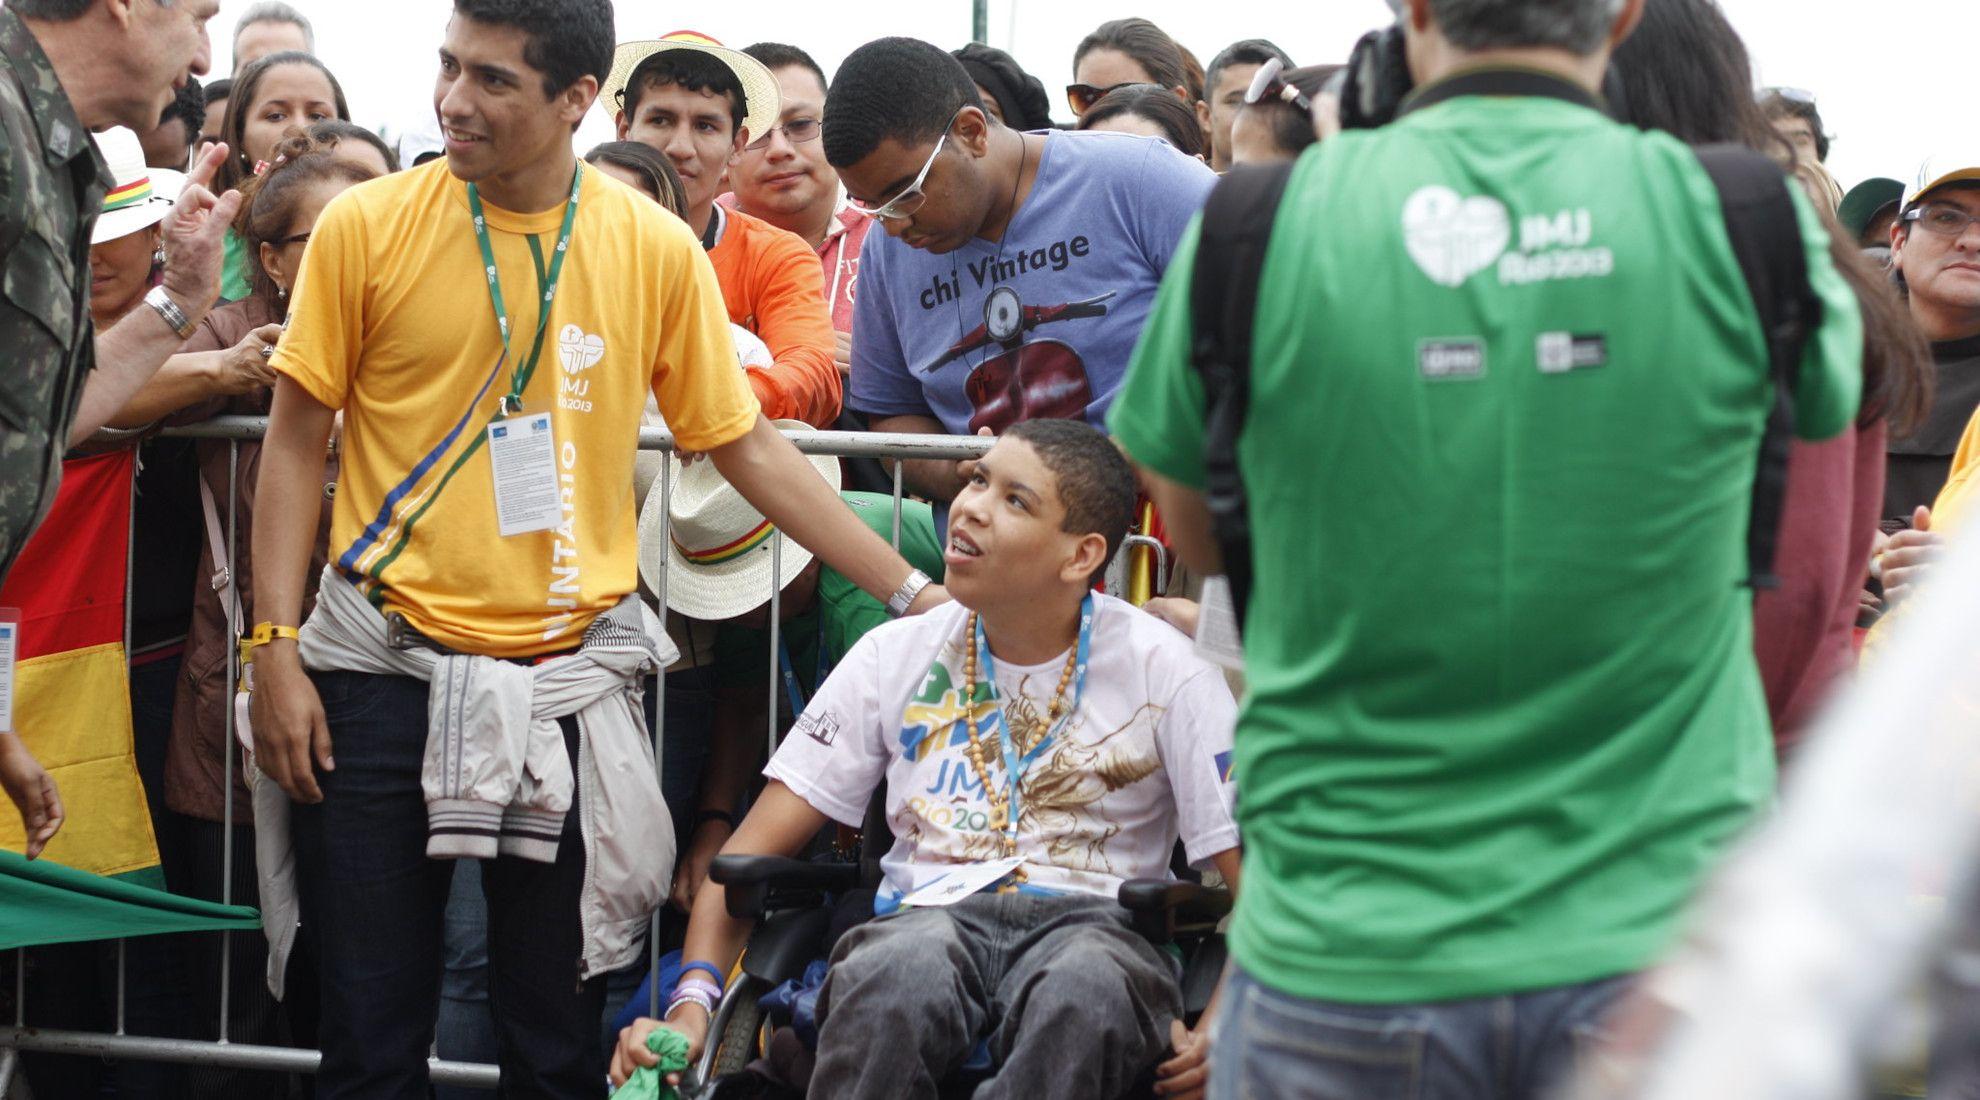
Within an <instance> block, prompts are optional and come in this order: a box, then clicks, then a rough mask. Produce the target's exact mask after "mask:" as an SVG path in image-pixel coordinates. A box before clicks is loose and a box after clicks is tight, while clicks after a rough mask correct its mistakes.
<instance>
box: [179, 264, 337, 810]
mask: <svg viewBox="0 0 1980 1100" xmlns="http://www.w3.org/2000/svg"><path fill="white" fill-rule="evenodd" d="M274 320H276V318H275V317H273V316H271V315H270V314H269V312H268V310H267V308H266V307H264V306H263V305H261V303H259V302H257V301H256V300H254V299H252V298H248V299H244V300H242V301H239V302H233V303H230V304H228V305H225V306H222V307H220V308H219V309H216V310H214V311H213V312H212V313H210V314H208V315H207V316H206V319H205V320H203V321H201V322H200V325H199V331H198V332H196V333H194V334H193V337H192V339H190V340H188V341H186V344H185V347H184V348H183V349H181V350H183V351H188V352H193V351H215V350H220V349H224V348H231V347H233V346H234V345H235V344H238V343H240V342H241V340H243V339H245V338H246V337H247V334H248V333H249V332H251V331H253V330H254V329H255V328H258V327H260V326H261V325H265V324H268V323H269V322H271V321H274ZM272 400H273V393H272V391H270V390H265V389H264V390H256V391H254V392H253V393H247V394H241V395H240V396H237V397H222V398H215V399H213V400H211V401H206V402H202V403H201V404H198V405H194V406H191V407H188V408H186V409H182V410H180V411H179V412H178V413H175V414H174V415H173V417H172V420H173V421H174V422H175V423H192V422H194V421H198V420H204V419H207V418H208V417H212V416H220V415H227V416H266V415H268V408H269V404H270V402H271V401H272ZM228 446H229V444H228V441H227V440H224V439H210V440H201V441H200V443H199V448H198V454H199V472H200V476H201V477H202V478H204V479H205V480H206V484H207V487H208V488H210V489H211V490H212V491H213V502H214V504H215V505H216V506H217V508H218V510H219V515H220V534H221V537H222V538H225V537H226V533H227V456H228ZM260 472H261V444H260V443H258V442H253V441H243V442H242V443H241V444H240V452H239V457H238V459H237V462H236V465H235V473H234V478H235V481H234V485H235V491H236V494H237V497H238V500H239V503H238V505H237V511H236V519H235V535H234V538H235V549H234V555H233V574H234V589H235V591H236V592H238V593H239V594H240V599H241V606H242V609H243V612H244V619H243V624H244V625H245V626H249V627H251V626H253V625H254V624H255V623H256V622H258V621H259V620H258V619H257V618H256V616H255V612H254V572H253V568H252V562H251V561H250V560H249V551H248V547H249V543H250V541H251V540H250V535H249V532H250V531H251V530H252V525H253V518H254V489H255V481H256V479H257V478H258V477H259V475H260ZM336 483H337V460H336V458H335V456H334V455H333V456H332V457H331V458H330V460H329V462H328V463H327V464H326V465H325V467H324V472H323V508H322V514H321V516H320V518H319V520H318V526H317V536H316V550H315V552H314V553H313V554H312V555H311V561H310V566H309V573H308V578H309V579H308V587H307V588H305V589H304V592H303V614H305V615H307V614H308V613H309V608H310V605H311V604H312V603H313V602H314V601H315V599H316V578H317V575H318V574H319V573H321V572H322V571H323V563H324V557H325V553H326V551H325V540H326V539H327V538H328V536H329V532H330V500H331V495H332V493H334V492H335V489H336ZM200 530H201V531H202V532H204V531H205V530H206V526H205V522H204V520H202V521H201V524H200ZM200 542H201V546H200V555H199V573H198V575H197V577H196V579H195V580H194V582H193V617H192V627H191V630H190V631H189V632H188V634H187V636H186V653H185V658H184V661H183V663H182V664H181V665H180V674H179V687H178V694H177V697H176V698H175V699H174V700H173V705H172V739H171V742H170V743H169V745H168V746H167V748H166V750H165V804H166V805H167V806H169V807H171V808H172V809H173V810H176V811H178V812H179V813H182V814H187V815H190V816H192V817H197V818H202V819H205V820H207V821H219V820H221V814H222V810H223V808H224V807H223V805H222V803H221V801H220V797H221V795H220V790H221V784H222V783H223V782H224V778H223V777H224V774H225V772H224V769H225V768H226V766H227V764H226V760H225V758H224V757H223V756H222V755H221V754H222V753H223V752H226V751H227V725H226V722H227V712H228V710H229V705H228V698H227V662H228V660H230V659H231V658H232V656H233V653H234V642H233V639H232V638H231V637H230V636H229V634H228V630H227V615H226V609H225V608H224V607H222V606H221V602H220V596H219V594H218V593H216V592H215V591H214V590H213V586H212V584H211V578H212V576H213V573H214V564H213V550H212V547H211V546H209V545H207V540H206V538H205V536H204V535H202V536H201V539H200ZM233 768H234V821H235V822H237V823H240V824H247V823H249V822H250V821H252V820H253V813H254V810H253V800H252V799H251V798H250V797H249V795H248V789H247V784H246V782H245V781H244V780H243V779H242V776H241V760H240V757H239V755H238V754H237V755H236V756H235V757H234V763H233Z"/></svg>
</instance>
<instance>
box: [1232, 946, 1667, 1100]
mask: <svg viewBox="0 0 1980 1100" xmlns="http://www.w3.org/2000/svg"><path fill="white" fill-rule="evenodd" d="M1629 981H1630V976H1628V975H1624V976H1621V977H1613V978H1601V979H1597V980H1595V981H1590V982H1581V983H1579V984H1575V985H1564V986H1556V987H1554V988H1551V989H1540V990H1534V991H1532V992H1528V993H1516V994H1511V995H1507V996H1501V997H1479V998H1475V999H1472V1000H1463V1001H1442V1002H1438V1003H1435V1004H1410V1005H1362V1004H1342V1003H1339V1002H1334V1001H1314V1000H1307V999H1306V998H1303V997H1295V996H1292V995H1291V994H1288V993H1281V992H1279V991H1278V990H1275V989H1270V988H1267V987H1266V986H1264V985H1261V984H1259V983H1258V981H1257V980H1255V979H1253V978H1252V977H1251V976H1250V975H1249V974H1246V973H1245V972H1244V970H1243V969H1242V968H1240V967H1235V966H1234V967H1232V968H1231V973H1230V977H1229V978H1228V979H1227V980H1226V982H1225V986H1224V1000H1223V1004H1222V1006H1221V1007H1220V1008H1219V1010H1218V1017H1217V1021H1216V1025H1215V1028H1216V1039H1215V1043H1214V1045H1213V1046H1212V1047H1211V1056H1210V1057H1211V1063H1210V1065H1211V1068H1210V1092H1209V1096H1210V1100H1241V1098H1242V1100H1262V1098H1268V1097H1269V1098H1271V1100H1375V1098H1378V1097H1379V1098H1380V1100H1529V1098H1533V1100H1540V1098H1545V1097H1548V1096H1551V1095H1552V1094H1554V1093H1555V1092H1557V1091H1558V1090H1559V1089H1560V1088H1561V1087H1562V1086H1563V1085H1564V1084H1565V1083H1566V1082H1567V1080H1568V1078H1569V1077H1570V1075H1572V1074H1573V1073H1574V1072H1575V1070H1576V1068H1577V1067H1578V1066H1579V1064H1580V1062H1581V1059H1582V1058H1583V1057H1585V1056H1588V1055H1590V1054H1592V1053H1593V1052H1594V1049H1595V1047H1596V1046H1597V1044H1598V1043H1599V1041H1600V1039H1601V1037H1602V1032H1601V1027H1602V1018H1603V1016H1604V1015H1606V1014H1607V1012H1608V1011H1609V1009H1610V1008H1611V1007H1613V1006H1614V1004H1615V1002H1616V1001H1617V999H1618V998H1619V997H1620V996H1621V994H1622V992H1623V990H1624V989H1625V988H1627V986H1628V983H1629Z"/></svg>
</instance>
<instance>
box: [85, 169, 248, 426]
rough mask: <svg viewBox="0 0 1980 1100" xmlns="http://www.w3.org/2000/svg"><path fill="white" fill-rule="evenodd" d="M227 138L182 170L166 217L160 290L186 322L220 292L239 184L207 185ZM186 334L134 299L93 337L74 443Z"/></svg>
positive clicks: (106, 418)
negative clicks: (133, 305) (182, 180)
mask: <svg viewBox="0 0 1980 1100" xmlns="http://www.w3.org/2000/svg"><path fill="white" fill-rule="evenodd" d="M225 159H227V147H226V146H225V145H209V146H207V147H206V149H205V151H204V152H202V153H201V154H200V158H199V163H198V164H197V165H195V166H194V167H193V170H192V172H191V173H190V174H188V175H187V177H186V187H185V190H184V191H182V192H180V193H179V200H178V201H177V202H176V203H174V204H173V206H172V213H171V216H170V217H168V218H167V219H166V220H165V257H166V258H165V282H164V284H163V286H164V288H165V294H166V296H167V297H169V298H171V300H172V301H173V303H174V304H176V305H177V306H178V307H179V311H180V312H181V313H183V314H184V315H185V319H186V321H187V322H189V323H190V322H197V321H198V320H199V319H200V318H202V317H204V316H206V312H207V311H208V310H210V309H212V308H213V303H214V301H215V300H216V299H217V298H219V296H220V266H221V264H222V262H223V261H224V259H225V253H226V247H225V245H226V242H225V238H226V235H227V226H228V225H230V224H232V222H233V220H234V215H235V214H236V213H238V212H239V210H240V207H241V195H240V192H238V191H229V192H227V193H226V194H224V195H221V196H220V197H218V198H215V197H214V196H213V193H212V192H210V191H208V190H207V189H206V184H207V183H208V182H210V181H211V180H212V179H213V173H214V171H215V170H216V169H218V168H219V167H220V162H221V161H223V160H225ZM184 343H185V340H184V339H183V338H181V337H180V336H179V334H178V333H177V332H176V331H174V330H173V328H172V326H171V325H169V324H167V323H166V322H165V318H164V317H163V316H161V315H160V314H159V312H158V311H157V310H154V309H152V308H151V307H149V306H139V307H138V308H137V309H134V310H132V311H131V312H130V314H129V315H128V316H126V317H125V318H124V319H123V320H122V321H119V322H117V324H115V325H113V326H112V327H111V328H110V329H109V331H107V332H104V333H102V334H101V335H99V336H98V337H97V340H96V369H95V370H93V371H91V372H90V374H89V378H88V380H87V381H85V382H84V383H83V393H82V402H81V404H80V405H79V407H78V408H77V409H76V419H75V423H74V424H73V425H71V427H70V429H69V445H70V446H75V445H76V444H78V443H81V442H82V441H83V440H85V439H88V438H89V437H90V436H92V435H94V434H96V430H97V429H98V428H101V427H102V426H103V425H105V424H107V423H109V422H110V418H111V417H113V416H116V415H117V413H118V412H119V411H120V410H122V409H123V407H124V406H125V405H126V404H127V403H129V401H130V399H131V398H132V397H133V396H135V395H136V394H137V392H138V391H139V390H140V389H143V388H144V384H145V383H146V382H148V381H150V380H151V376H152V375H153V374H156V373H157V372H158V368H159V367H160V366H161V365H163V364H164V362H165V360H166V359H167V358H169V357H170V356H171V355H172V354H173V353H174V352H177V351H178V350H179V347H180V345H182V344H184Z"/></svg>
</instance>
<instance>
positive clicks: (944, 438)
mask: <svg viewBox="0 0 1980 1100" xmlns="http://www.w3.org/2000/svg"><path fill="white" fill-rule="evenodd" d="M267 430H268V418H267V417H265V416H216V417H214V418H213V419H211V420H203V421H201V422H199V423H197V424H184V425H179V426H177V427H171V428H166V429H165V430H163V431H162V432H160V433H159V434H160V435H164V436H170V437H174V438H184V439H257V440H258V439H260V438H261V437H262V435H263V434H264V433H265V432H266V431H267ZM784 438H786V439H788V440H790V441H791V442H792V443H793V444H796V446H797V449H798V450H799V451H801V452H803V453H804V454H808V455H834V456H837V457H839V458H904V459H917V458H948V459H962V458H978V457H981V456H982V454H983V452H985V451H987V450H989V449H990V445H991V444H992V443H994V442H996V440H994V439H991V438H990V437H988V436H975V435H922V434H909V433H906V432H902V433H891V432H786V433H784ZM639 448H640V450H643V451H671V450H673V449H674V437H673V435H672V434H671V433H669V432H666V431H664V430H662V429H660V428H641V429H640V430H639Z"/></svg>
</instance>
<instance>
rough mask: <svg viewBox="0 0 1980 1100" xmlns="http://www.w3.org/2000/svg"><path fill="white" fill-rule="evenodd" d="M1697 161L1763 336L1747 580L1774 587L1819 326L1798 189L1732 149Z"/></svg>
mask: <svg viewBox="0 0 1980 1100" xmlns="http://www.w3.org/2000/svg"><path fill="white" fill-rule="evenodd" d="M1697 152H1698V160H1699V163H1701V164H1703V165H1704V167H1705V171H1706V173H1707V174H1709V175H1710V176H1711V177H1712V184H1713V186H1715V187H1717V188H1718V190H1719V203H1720V205H1721V206H1722V207H1723V208H1724V210H1725V219H1726V236H1727V237H1728V238H1729V239H1730V240H1731V241H1732V249H1733V255H1734V256H1735V257H1737V258H1738V259H1739V268H1740V272H1741V273H1742V274H1743V275H1745V276H1746V287H1747V290H1748V291H1749V292H1750V293H1751V294H1752V295H1753V306H1754V309H1755V310H1756V311H1757V312H1758V313H1759V315H1760V325H1761V331H1762V332H1764V333H1765V334H1766V338H1767V373H1768V375H1769V377H1770V378H1771V379H1772V381H1773V384H1774V404H1773V407H1772V408H1771V409H1769V410H1768V411H1767V426H1766V429H1765V431H1764V432H1763V433H1762V434H1761V437H1760V463H1759V467H1758V468H1757V469H1756V470H1755V471H1754V475H1753V510H1752V512H1751V514H1750V516H1749V519H1748V524H1747V531H1746V558H1747V583H1748V584H1750V585H1751V586H1752V587H1753V588H1756V589H1760V588H1773V587H1776V586H1777V585H1779V583H1780V579H1779V578H1778V577H1776V576H1775V575H1774V549H1775V543H1776V542H1777V540H1778V539H1779V537H1780V525H1781V509H1782V506H1783V505H1784V504H1785V503H1786V499H1787V461H1788V446H1789V444H1790V443H1792V442H1793V439H1794V399H1795V393H1796V390H1797V387H1798V386H1799V383H1800V380H1801V356H1802V351H1803V350H1804V349H1805V348H1806V347H1807V346H1808V341H1809V339H1810V337H1811V336H1813V334H1814V333H1815V331H1816V330H1817V329H1818V328H1820V327H1821V324H1822V301H1821V299H1819V298H1817V297H1816V296H1815V290H1814V288H1813V287H1811V286H1810V285H1809V283H1808V257H1807V253H1806V252H1805V251H1804V248H1805V247H1806V246H1805V245H1804V244H1803V242H1802V237H1801V223H1800V220H1799V219H1798V218H1797V217H1796V215H1795V207H1794V200H1793V196H1792V194H1791V193H1790V192H1789V190H1788V189H1789V188H1791V187H1794V186H1797V184H1796V183H1795V182H1794V181H1793V180H1791V179H1789V178H1788V176H1787V174H1786V173H1784V172H1782V171H1781V169H1780V166H1779V165H1777V164H1775V163H1774V162H1773V161H1772V160H1770V159H1768V158H1767V157H1765V156H1763V155H1761V154H1760V153H1756V152H1754V151H1753V150H1751V149H1748V148H1746V147H1744V146H1739V145H1711V146H1706V147H1704V148H1701V149H1699V150H1698V151H1697Z"/></svg>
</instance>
